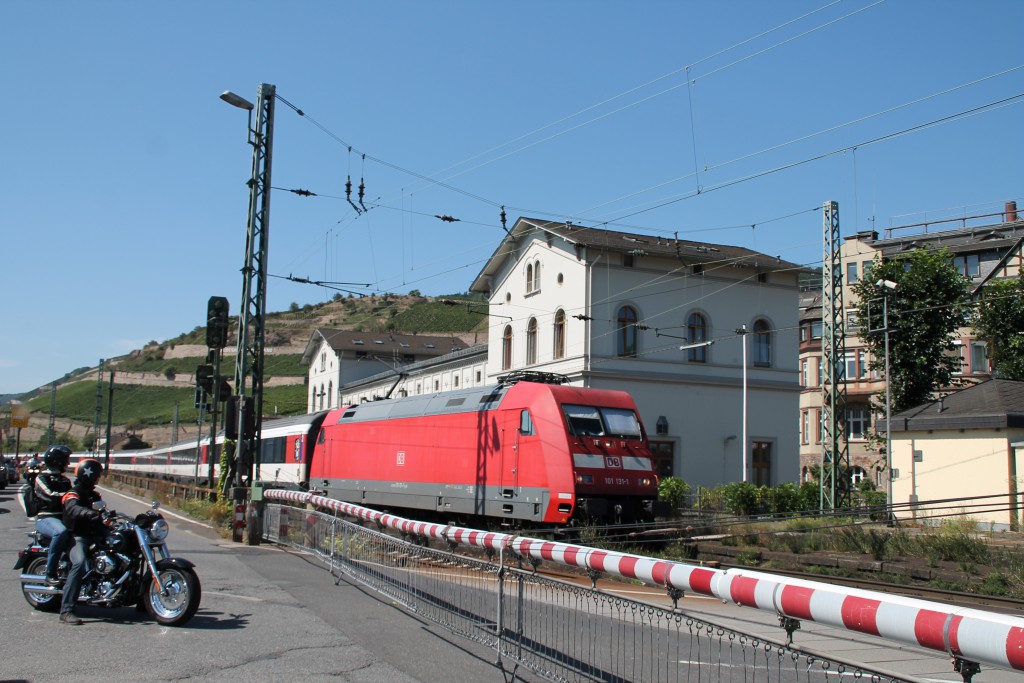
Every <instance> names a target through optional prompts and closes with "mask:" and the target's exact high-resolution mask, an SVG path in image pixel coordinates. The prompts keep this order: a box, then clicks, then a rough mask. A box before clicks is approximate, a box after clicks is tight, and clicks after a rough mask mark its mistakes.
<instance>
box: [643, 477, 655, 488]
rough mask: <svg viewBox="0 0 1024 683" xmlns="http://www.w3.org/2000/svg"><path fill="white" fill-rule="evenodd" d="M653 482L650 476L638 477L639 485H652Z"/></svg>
mask: <svg viewBox="0 0 1024 683" xmlns="http://www.w3.org/2000/svg"><path fill="white" fill-rule="evenodd" d="M653 483H654V482H653V481H652V480H651V478H650V477H641V478H640V485H641V486H650V485H652V484H653Z"/></svg>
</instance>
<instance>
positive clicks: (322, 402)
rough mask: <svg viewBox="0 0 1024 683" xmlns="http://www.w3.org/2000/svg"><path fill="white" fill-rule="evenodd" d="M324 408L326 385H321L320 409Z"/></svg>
mask: <svg viewBox="0 0 1024 683" xmlns="http://www.w3.org/2000/svg"><path fill="white" fill-rule="evenodd" d="M323 409H324V385H323V384H321V385H320V410H323Z"/></svg>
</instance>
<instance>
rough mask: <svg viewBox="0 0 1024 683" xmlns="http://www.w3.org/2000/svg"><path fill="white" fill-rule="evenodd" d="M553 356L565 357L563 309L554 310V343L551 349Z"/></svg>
mask: <svg viewBox="0 0 1024 683" xmlns="http://www.w3.org/2000/svg"><path fill="white" fill-rule="evenodd" d="M551 356H552V357H553V358H565V311H563V310H561V309H559V310H557V311H555V344H554V348H553V349H552V353H551Z"/></svg>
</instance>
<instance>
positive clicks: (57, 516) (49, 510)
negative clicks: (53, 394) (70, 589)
mask: <svg viewBox="0 0 1024 683" xmlns="http://www.w3.org/2000/svg"><path fill="white" fill-rule="evenodd" d="M70 461H71V449H70V448H68V447H67V446H61V445H56V446H50V447H49V448H47V449H46V452H45V453H43V465H44V466H45V467H46V469H45V470H44V471H43V472H40V473H39V475H38V476H36V482H35V493H36V498H38V499H39V512H38V513H36V531H38V532H39V533H40V534H42V535H44V536H49V538H50V547H49V549H48V550H47V554H46V583H47V584H49V585H51V586H59V585H60V579H59V578H57V565H58V564H59V563H60V557H61V555H62V554H64V551H66V550H67V548H68V546H69V545H70V544H71V533H70V532H69V531H68V529H67V527H66V526H64V522H63V520H62V517H63V514H64V506H63V504H62V503H61V497H62V496H63V495H64V494H65V493H67V492H68V490H69V489H70V488H71V480H70V479H68V478H67V477H65V476H64V470H66V469H67V467H68V463H69V462H70Z"/></svg>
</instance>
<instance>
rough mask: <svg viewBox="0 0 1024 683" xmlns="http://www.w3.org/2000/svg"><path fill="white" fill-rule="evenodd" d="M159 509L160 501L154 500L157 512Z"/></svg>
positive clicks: (154, 507)
mask: <svg viewBox="0 0 1024 683" xmlns="http://www.w3.org/2000/svg"><path fill="white" fill-rule="evenodd" d="M159 507H160V501H159V500H154V501H153V509H154V510H156V509H157V508H159Z"/></svg>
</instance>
